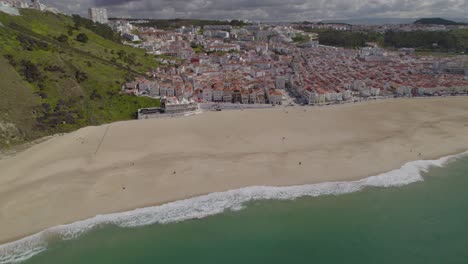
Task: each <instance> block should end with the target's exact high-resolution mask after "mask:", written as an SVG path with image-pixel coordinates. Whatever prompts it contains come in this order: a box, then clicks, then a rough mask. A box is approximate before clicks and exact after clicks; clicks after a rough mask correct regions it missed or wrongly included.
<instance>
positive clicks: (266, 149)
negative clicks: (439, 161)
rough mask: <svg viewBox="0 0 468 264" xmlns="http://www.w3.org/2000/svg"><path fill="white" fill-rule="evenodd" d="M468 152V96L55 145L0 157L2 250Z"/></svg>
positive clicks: (108, 130)
mask: <svg viewBox="0 0 468 264" xmlns="http://www.w3.org/2000/svg"><path fill="white" fill-rule="evenodd" d="M466 150H468V97H456V98H455V97H454V98H431V99H412V100H409V99H399V100H388V101H375V102H369V103H363V104H356V105H353V104H348V105H340V106H332V107H322V108H319V107H296V108H275V109H263V110H260V109H258V110H245V111H223V112H208V113H204V114H201V115H196V116H190V117H186V118H173V119H155V120H142V121H128V122H119V123H114V124H109V125H104V126H100V127H88V128H84V129H81V130H78V131H76V132H73V133H70V134H66V135H62V136H55V137H53V138H51V139H49V140H47V141H45V142H42V143H40V144H37V145H34V146H32V147H31V148H29V149H27V150H25V151H22V152H20V153H17V154H16V155H14V156H11V157H6V158H3V159H1V160H0V243H4V242H7V241H12V240H16V239H18V238H21V237H24V236H27V235H30V234H34V233H36V232H39V231H41V230H44V229H46V228H48V227H52V226H56V225H60V224H66V223H71V222H74V221H77V220H81V219H86V218H90V217H93V216H95V215H98V214H105V213H113V212H121V211H127V210H131V209H135V208H141V207H146V206H151V205H157V204H162V203H166V202H169V201H174V200H180V199H183V198H187V197H193V196H198V195H202V194H206V193H211V192H216V191H225V190H230V189H236V188H241V187H246V186H258V185H262V186H263V185H268V186H286V185H300V184H309V183H319V182H329V181H349V180H356V179H361V178H365V177H368V176H371V175H376V174H378V173H381V172H385V171H389V170H392V169H396V168H399V167H400V166H402V165H403V164H405V163H406V162H409V161H413V160H419V159H435V158H439V157H442V156H447V155H450V154H455V153H460V152H464V151H466Z"/></svg>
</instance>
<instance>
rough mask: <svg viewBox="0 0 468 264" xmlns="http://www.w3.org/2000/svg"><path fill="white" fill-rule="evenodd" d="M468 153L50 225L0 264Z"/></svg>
mask: <svg viewBox="0 0 468 264" xmlns="http://www.w3.org/2000/svg"><path fill="white" fill-rule="evenodd" d="M467 154H468V152H465V153H462V154H459V155H453V156H448V157H444V158H441V159H438V160H418V161H412V162H408V163H406V164H405V165H403V166H402V167H401V168H400V169H396V170H392V171H389V172H386V173H382V174H379V175H377V176H372V177H369V178H365V179H362V180H359V181H349V182H326V183H318V184H309V185H299V186H288V187H267V186H255V187H247V188H242V189H237V190H230V191H226V192H217V193H211V194H208V195H204V196H199V197H195V198H191V199H185V200H180V201H175V202H171V203H167V204H164V205H160V206H153V207H147V208H141V209H136V210H133V211H128V212H123V213H115V214H107V215H98V216H95V217H93V218H90V219H87V220H83V221H78V222H75V223H72V224H68V225H60V226H55V227H52V228H49V229H47V230H44V231H42V232H40V233H37V234H35V235H32V236H29V237H26V238H23V239H20V240H17V241H15V242H11V243H8V244H4V245H0V264H10V263H18V262H22V261H24V260H27V259H29V258H31V257H32V256H34V255H36V254H38V253H40V252H42V251H44V250H46V249H47V245H48V242H50V241H51V240H54V239H63V240H69V239H74V238H77V237H79V236H80V235H82V234H84V233H86V232H89V231H90V230H92V229H94V228H96V227H99V226H102V225H107V224H113V225H117V226H119V227H138V226H145V225H151V224H167V223H174V222H180V221H184V220H189V219H199V218H204V217H207V216H211V215H216V214H220V213H223V212H224V211H225V210H233V211H238V210H241V209H243V208H244V207H245V204H246V203H247V202H249V201H255V200H293V199H296V198H299V197H317V196H322V195H340V194H347V193H352V192H358V191H361V190H363V189H364V188H366V187H398V186H403V185H407V184H410V183H414V182H419V181H423V177H422V174H421V173H422V172H427V170H428V169H429V168H430V167H442V166H444V165H445V164H447V163H448V162H449V161H450V160H453V159H456V158H459V157H462V156H465V155H467Z"/></svg>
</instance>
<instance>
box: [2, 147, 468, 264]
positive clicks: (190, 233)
mask: <svg viewBox="0 0 468 264" xmlns="http://www.w3.org/2000/svg"><path fill="white" fill-rule="evenodd" d="M446 161H447V160H446V159H441V160H439V161H418V162H413V163H409V164H407V165H405V166H404V167H403V168H402V169H400V170H396V171H393V172H389V173H386V174H382V175H379V176H376V177H371V178H368V179H366V180H363V181H358V182H351V183H335V184H321V185H311V186H308V187H307V186H305V187H304V186H303V187H299V186H297V187H288V188H267V187H264V188H260V187H256V188H253V187H252V188H247V189H243V190H241V191H240V190H238V191H232V192H228V193H218V194H213V195H208V196H205V197H201V198H195V199H190V200H185V201H180V202H176V203H173V204H169V205H166V206H159V207H154V208H147V209H142V210H140V211H138V210H137V211H133V212H128V213H124V214H115V215H110V216H101V217H97V218H94V219H91V220H88V221H83V222H81V223H77V224H74V225H69V226H63V227H57V228H56V229H54V230H50V231H48V232H45V233H42V234H39V235H37V236H36V237H32V238H28V239H25V240H23V241H20V242H16V243H13V244H10V245H6V246H5V245H4V246H3V249H2V248H1V247H0V263H2V264H3V263H12V262H18V261H20V260H22V261H23V262H22V263H27V264H55V263H57V264H58V263H60V264H62V263H76V264H78V263H79V264H84V263H86V264H93V263H96V264H98V263H99V264H106V263H109V264H110V263H112V264H114V263H132V264H134V263H140V264H146V263H148V264H149V263H412V264H414V263H468V191H467V188H468V157H466V156H465V157H461V158H458V159H456V160H455V159H452V160H451V161H450V162H449V163H448V164H445V163H446ZM431 164H432V165H436V166H440V165H444V166H443V167H430V169H429V170H427V168H428V167H429V166H430V165H431ZM419 170H423V171H425V172H422V173H418V171H419ZM311 196H312V197H311ZM275 199H279V200H275ZM63 238H65V240H63ZM1 250H3V251H1ZM2 252H3V253H2ZM2 254H3V255H2Z"/></svg>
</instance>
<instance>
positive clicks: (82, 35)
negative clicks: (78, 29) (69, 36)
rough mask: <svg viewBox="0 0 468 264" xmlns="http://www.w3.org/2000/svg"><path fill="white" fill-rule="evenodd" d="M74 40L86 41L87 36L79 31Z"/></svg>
mask: <svg viewBox="0 0 468 264" xmlns="http://www.w3.org/2000/svg"><path fill="white" fill-rule="evenodd" d="M76 41H79V42H81V43H87V42H88V36H87V35H86V34H85V33H80V34H78V35H76Z"/></svg>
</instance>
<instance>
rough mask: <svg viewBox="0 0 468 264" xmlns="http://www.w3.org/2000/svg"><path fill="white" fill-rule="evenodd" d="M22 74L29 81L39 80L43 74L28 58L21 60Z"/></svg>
mask: <svg viewBox="0 0 468 264" xmlns="http://www.w3.org/2000/svg"><path fill="white" fill-rule="evenodd" d="M21 74H22V75H23V76H24V78H25V79H26V81H28V82H29V83H33V82H36V81H39V80H41V78H42V74H41V72H40V71H39V69H38V68H37V66H36V65H35V64H34V63H32V62H31V61H26V60H22V61H21Z"/></svg>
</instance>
